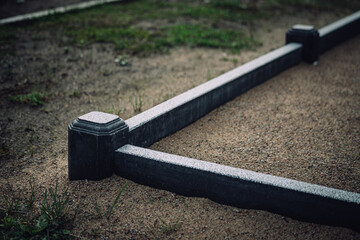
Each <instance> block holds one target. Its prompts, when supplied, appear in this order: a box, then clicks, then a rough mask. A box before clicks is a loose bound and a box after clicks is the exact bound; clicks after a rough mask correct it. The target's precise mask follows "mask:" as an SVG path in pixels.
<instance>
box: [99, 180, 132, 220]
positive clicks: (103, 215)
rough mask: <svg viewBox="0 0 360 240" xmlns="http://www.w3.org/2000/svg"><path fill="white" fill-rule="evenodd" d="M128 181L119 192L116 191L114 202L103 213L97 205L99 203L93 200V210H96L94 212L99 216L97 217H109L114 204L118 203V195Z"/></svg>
mask: <svg viewBox="0 0 360 240" xmlns="http://www.w3.org/2000/svg"><path fill="white" fill-rule="evenodd" d="M127 185H128V183H126V184H125V185H124V187H123V188H122V189H121V190H120V192H119V193H118V195H117V196H116V198H115V200H114V202H113V203H112V205H111V206H109V208H108V209H107V211H105V212H104V213H103V212H102V211H101V208H100V206H99V204H98V203H97V202H95V211H96V214H97V215H98V216H99V217H106V218H107V219H109V218H110V217H111V215H112V214H113V213H114V208H115V205H116V204H117V203H118V201H119V199H120V196H121V194H122V193H123V192H124V190H125V188H126V187H127Z"/></svg>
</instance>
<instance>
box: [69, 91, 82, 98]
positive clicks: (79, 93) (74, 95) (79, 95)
mask: <svg viewBox="0 0 360 240" xmlns="http://www.w3.org/2000/svg"><path fill="white" fill-rule="evenodd" d="M81 95H82V93H81V92H80V91H79V90H74V92H73V93H72V94H71V95H70V97H74V98H81Z"/></svg>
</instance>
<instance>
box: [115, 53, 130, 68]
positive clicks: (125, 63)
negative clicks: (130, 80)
mask: <svg viewBox="0 0 360 240" xmlns="http://www.w3.org/2000/svg"><path fill="white" fill-rule="evenodd" d="M114 62H116V63H117V64H119V65H120V66H122V67H123V66H128V65H129V60H128V59H127V58H126V55H121V56H120V57H117V58H115V60H114Z"/></svg>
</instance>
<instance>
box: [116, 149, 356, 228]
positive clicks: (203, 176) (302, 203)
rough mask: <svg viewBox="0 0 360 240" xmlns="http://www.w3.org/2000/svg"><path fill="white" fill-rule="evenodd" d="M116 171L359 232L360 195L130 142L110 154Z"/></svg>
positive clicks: (137, 179) (226, 201) (191, 193)
mask: <svg viewBox="0 0 360 240" xmlns="http://www.w3.org/2000/svg"><path fill="white" fill-rule="evenodd" d="M114 167H115V169H114V170H115V173H116V174H118V175H120V176H122V177H125V178H127V179H130V180H132V181H135V182H137V183H140V184H144V185H148V186H151V187H156V188H161V189H165V190H168V191H171V192H175V193H178V194H182V195H186V196H194V197H206V198H209V199H211V200H214V201H216V202H219V203H222V204H227V205H232V206H236V207H240V208H255V209H264V210H268V211H271V212H274V213H279V214H282V215H286V216H290V217H292V218H297V219H300V220H305V221H311V222H316V223H322V224H329V225H338V226H343V227H348V228H352V229H354V230H357V231H359V230H360V225H359V223H360V194H358V193H352V192H347V191H343V190H337V189H334V188H328V187H324V186H319V185H315V184H310V183H305V182H300V181H295V180H292V179H287V178H282V177H277V176H272V175H267V174H263V173H257V172H253V171H248V170H243V169H239V168H233V167H228V166H224V165H220V164H215V163H210V162H205V161H200V160H196V159H191V158H186V157H181V156H176V155H172V154H168V153H163V152H158V151H154V150H149V149H145V148H140V147H136V146H132V145H125V146H123V147H121V148H119V149H117V150H116V152H115V164H114Z"/></svg>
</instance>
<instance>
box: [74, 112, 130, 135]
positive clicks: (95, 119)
mask: <svg viewBox="0 0 360 240" xmlns="http://www.w3.org/2000/svg"><path fill="white" fill-rule="evenodd" d="M128 128H129V127H128V126H127V124H126V123H125V122H124V120H122V119H121V118H119V117H118V116H117V115H114V114H109V113H103V112H96V111H95V112H89V113H87V114H85V115H82V116H80V117H78V119H76V120H75V121H73V122H72V123H71V124H70V125H69V129H72V130H76V131H79V132H85V133H90V134H94V135H98V136H103V135H109V134H113V133H116V132H118V131H123V130H124V131H128Z"/></svg>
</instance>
